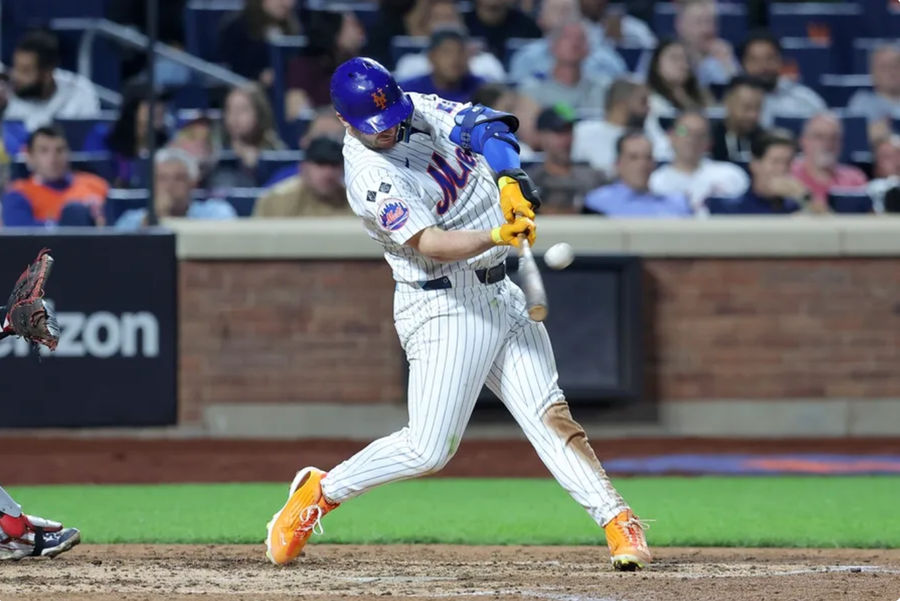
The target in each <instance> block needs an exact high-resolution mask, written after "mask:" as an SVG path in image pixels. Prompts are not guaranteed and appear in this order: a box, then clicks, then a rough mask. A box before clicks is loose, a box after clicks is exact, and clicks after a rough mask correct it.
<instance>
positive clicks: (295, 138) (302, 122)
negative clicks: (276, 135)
mask: <svg viewBox="0 0 900 601" xmlns="http://www.w3.org/2000/svg"><path fill="white" fill-rule="evenodd" d="M311 122H312V119H311V118H306V117H299V118H297V119H294V120H292V121H288V122H287V123H285V124H284V130H283V131H282V132H281V133H282V134H283V135H282V139H283V140H284V141H285V142H286V143H287V145H288V147H289V148H290V149H291V150H299V149H300V138H302V137H303V136H304V134H306V130H307V129H309V124H310V123H311Z"/></svg>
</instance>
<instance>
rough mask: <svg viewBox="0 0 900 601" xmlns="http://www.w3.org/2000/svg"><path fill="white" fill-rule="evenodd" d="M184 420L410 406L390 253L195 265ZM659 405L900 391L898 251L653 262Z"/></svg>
mask: <svg viewBox="0 0 900 601" xmlns="http://www.w3.org/2000/svg"><path fill="white" fill-rule="evenodd" d="M179 282H180V291H179V321H180V328H179V352H180V355H179V357H180V358H179V360H180V370H179V394H180V399H179V401H180V402H179V407H180V419H181V421H182V423H190V422H195V421H196V420H198V419H199V418H200V416H201V415H202V410H203V407H204V406H206V405H208V404H210V403H228V402H252V401H258V402H308V401H325V400H334V401H337V402H341V403H371V402H374V403H383V402H391V401H397V400H398V399H399V400H402V399H404V382H405V372H404V365H403V360H402V351H401V349H400V346H399V344H398V342H397V338H396V335H395V333H394V329H393V324H392V322H391V304H392V292H393V285H392V281H391V279H390V273H389V270H388V268H387V266H386V265H385V264H384V263H383V262H382V261H346V262H325V261H259V262H249V261H211V262H205V261H184V262H182V263H181V265H180V273H179ZM645 288H646V299H645V316H646V320H647V342H648V344H647V346H646V348H647V353H648V363H647V380H648V390H649V391H651V394H652V395H653V396H655V397H657V398H660V399H663V400H673V401H674V400H678V399H704V398H709V399H720V398H742V399H757V398H758V399H769V398H773V399H774V398H810V397H812V398H884V397H900V370H898V369H897V366H898V362H900V260H898V259H827V260H826V259H768V260H748V259H740V260H729V259H691V260H689V259H672V260H648V261H646V262H645Z"/></svg>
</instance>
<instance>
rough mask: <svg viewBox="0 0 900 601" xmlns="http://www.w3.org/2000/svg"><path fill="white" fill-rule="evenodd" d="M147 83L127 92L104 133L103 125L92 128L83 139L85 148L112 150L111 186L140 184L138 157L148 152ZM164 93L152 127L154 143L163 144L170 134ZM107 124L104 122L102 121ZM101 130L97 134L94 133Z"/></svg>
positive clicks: (160, 145)
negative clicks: (114, 166)
mask: <svg viewBox="0 0 900 601" xmlns="http://www.w3.org/2000/svg"><path fill="white" fill-rule="evenodd" d="M148 93H149V91H148V88H147V87H146V86H138V87H136V88H134V89H132V90H129V91H128V92H127V93H126V96H125V100H124V103H123V104H122V108H121V109H120V111H119V118H118V119H117V120H116V122H115V124H114V125H113V127H112V130H109V131H108V132H107V133H106V134H105V135H102V132H103V131H106V130H105V129H103V128H98V129H95V132H92V135H91V136H89V137H88V139H86V140H85V144H84V150H85V151H86V152H112V153H113V156H114V157H115V160H116V175H115V177H114V178H113V186H114V187H116V188H130V187H132V186H138V185H143V184H142V183H141V181H140V178H139V177H138V175H139V174H138V173H137V171H138V169H137V164H138V163H137V160H138V159H139V158H141V157H144V156H147V154H146V153H147V152H148V151H149V133H150V102H149V101H148V100H147V95H148ZM168 98H169V95H168V94H165V95H163V96H161V97H159V98H158V99H157V102H156V104H155V107H154V113H155V114H154V116H153V128H154V130H155V134H156V146H157V147H162V146H165V145H166V143H167V142H168V141H169V138H170V137H171V130H170V128H169V124H168V120H167V113H166V109H167V101H168ZM103 126H104V127H106V124H103ZM95 134H100V135H95Z"/></svg>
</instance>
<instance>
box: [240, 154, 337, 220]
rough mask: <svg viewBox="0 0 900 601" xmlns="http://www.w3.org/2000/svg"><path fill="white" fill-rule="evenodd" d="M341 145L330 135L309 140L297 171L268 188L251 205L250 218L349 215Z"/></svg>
mask: <svg viewBox="0 0 900 601" xmlns="http://www.w3.org/2000/svg"><path fill="white" fill-rule="evenodd" d="M341 147H342V144H341V143H340V142H335V141H334V140H332V139H330V138H316V139H314V140H313V141H312V142H310V145H309V148H308V149H307V151H306V155H305V157H304V159H303V161H302V163H301V165H300V173H299V174H298V175H295V176H293V177H291V178H288V179H286V180H284V181H282V182H280V183H279V184H278V185H276V186H275V187H274V188H270V189H269V191H268V192H266V194H265V195H264V196H262V198H260V199H259V200H257V201H256V205H255V206H254V208H253V216H254V217H319V216H326V215H352V214H353V211H352V210H351V209H350V204H349V203H348V202H347V190H346V189H345V188H344V157H343V154H342V153H341Z"/></svg>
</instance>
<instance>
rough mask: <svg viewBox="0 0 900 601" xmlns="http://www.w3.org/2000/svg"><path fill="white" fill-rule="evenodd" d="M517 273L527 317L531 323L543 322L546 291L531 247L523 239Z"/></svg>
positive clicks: (520, 245) (545, 313)
mask: <svg viewBox="0 0 900 601" xmlns="http://www.w3.org/2000/svg"><path fill="white" fill-rule="evenodd" d="M519 273H520V274H521V278H522V288H523V289H524V291H525V306H526V308H527V309H528V316H529V317H530V318H531V321H544V319H546V317H547V291H546V290H544V280H543V279H542V278H541V272H540V271H538V266H537V262H536V261H535V260H534V255H533V254H532V253H531V245H530V244H529V243H528V239H527V238H524V237H523V238H522V241H521V243H520V244H519Z"/></svg>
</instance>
